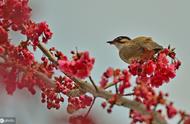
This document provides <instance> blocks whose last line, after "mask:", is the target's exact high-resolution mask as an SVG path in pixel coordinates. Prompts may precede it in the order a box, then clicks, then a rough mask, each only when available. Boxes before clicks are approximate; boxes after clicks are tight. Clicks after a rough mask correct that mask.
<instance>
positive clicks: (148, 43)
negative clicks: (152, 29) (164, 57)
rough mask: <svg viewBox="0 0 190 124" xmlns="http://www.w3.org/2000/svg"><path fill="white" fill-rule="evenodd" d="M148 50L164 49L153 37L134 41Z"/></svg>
mask: <svg viewBox="0 0 190 124" xmlns="http://www.w3.org/2000/svg"><path fill="white" fill-rule="evenodd" d="M133 41H134V42H136V43H137V44H139V45H140V46H141V47H143V48H146V49H147V50H161V49H163V47H162V46H161V45H159V44H157V43H156V42H154V41H153V40H152V38H151V37H139V38H135V39H134V40H133Z"/></svg>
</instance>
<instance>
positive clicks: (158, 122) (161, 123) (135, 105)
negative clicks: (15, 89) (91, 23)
mask: <svg viewBox="0 0 190 124" xmlns="http://www.w3.org/2000/svg"><path fill="white" fill-rule="evenodd" d="M38 47H39V48H40V50H41V51H42V52H43V53H44V54H45V55H46V56H47V57H48V59H49V60H50V61H52V62H53V63H55V64H58V63H57V60H56V58H55V57H54V56H53V55H52V54H51V53H50V52H49V51H48V49H47V48H45V46H44V45H43V44H42V43H39V45H38ZM63 73H64V74H65V75H66V76H67V77H69V78H70V79H71V80H73V81H74V82H75V83H76V84H77V85H78V86H80V90H81V91H83V92H88V93H91V94H92V95H93V96H94V97H101V98H103V99H106V100H109V99H111V98H112V97H113V96H114V94H113V93H110V92H108V91H105V90H104V89H100V88H98V92H97V90H96V89H95V87H94V86H93V85H91V84H90V83H89V82H87V81H83V80H81V79H79V78H76V77H73V76H71V75H69V74H67V73H65V72H63ZM36 75H37V76H39V77H41V75H42V74H41V73H36ZM45 77H46V75H44V78H43V79H45V80H46V78H45ZM50 80H51V79H50ZM50 80H49V79H48V83H51V84H55V83H54V81H53V80H51V81H50ZM115 104H116V105H118V106H123V107H127V108H130V109H133V110H136V111H138V112H139V113H141V114H142V115H153V122H152V124H167V122H166V120H165V119H164V118H163V117H161V115H160V114H159V113H157V112H155V111H152V112H149V111H148V110H147V109H146V107H145V105H143V104H142V103H139V102H137V101H134V100H130V99H127V98H126V97H124V96H119V97H118V98H117V101H116V103H115Z"/></svg>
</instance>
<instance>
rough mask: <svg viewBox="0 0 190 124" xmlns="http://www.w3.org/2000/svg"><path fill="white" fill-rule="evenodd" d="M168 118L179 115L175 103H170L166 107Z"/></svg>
mask: <svg viewBox="0 0 190 124" xmlns="http://www.w3.org/2000/svg"><path fill="white" fill-rule="evenodd" d="M166 110H167V115H168V118H173V117H174V116H175V115H176V114H177V110H176V108H175V107H174V106H173V103H170V104H169V105H167V106H166Z"/></svg>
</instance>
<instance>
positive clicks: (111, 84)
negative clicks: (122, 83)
mask: <svg viewBox="0 0 190 124" xmlns="http://www.w3.org/2000/svg"><path fill="white" fill-rule="evenodd" d="M114 85H115V83H113V82H112V83H108V84H107V85H106V86H105V87H104V89H107V88H110V87H112V86H114Z"/></svg>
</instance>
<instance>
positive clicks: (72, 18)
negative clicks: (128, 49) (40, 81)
mask: <svg viewBox="0 0 190 124" xmlns="http://www.w3.org/2000/svg"><path fill="white" fill-rule="evenodd" d="M189 5H190V1H189V0H180V1H177V0H175V1H174V0H167V1H166V0H159V1H153V0H31V1H30V6H31V7H32V9H33V19H34V20H35V21H37V22H40V21H46V22H47V23H48V24H49V26H50V28H51V29H52V31H53V33H54V35H53V38H52V40H51V41H50V42H49V44H48V46H49V47H51V46H55V47H56V48H58V49H59V50H62V51H63V52H64V53H65V54H66V55H68V54H69V53H70V50H74V49H75V47H78V49H79V50H88V51H90V54H91V55H92V56H94V57H95V58H96V62H95V67H94V69H93V71H92V76H93V78H94V80H95V81H96V82H98V81H99V79H100V76H101V74H102V72H103V71H104V70H105V69H106V68H107V67H109V66H111V67H118V68H126V67H127V65H126V64H125V63H124V62H122V61H121V60H120V59H119V56H118V53H117V50H116V48H115V47H113V46H110V45H108V44H106V41H107V40H111V39H113V38H115V37H117V36H119V35H127V36H129V37H131V38H134V37H136V36H139V35H145V36H151V37H153V39H154V40H155V41H157V42H158V43H159V44H161V45H163V46H165V47H167V46H168V45H169V44H170V45H171V46H172V47H176V52H177V56H178V58H179V59H180V60H181V61H182V66H181V68H180V70H179V71H177V77H176V78H175V79H173V80H172V81H171V82H170V83H169V84H165V85H164V86H163V87H161V90H164V91H165V92H168V93H169V94H170V100H172V101H174V105H175V106H176V107H177V108H180V109H183V110H185V111H187V112H190V99H189V95H190V92H189V87H190V76H189V73H190V68H189V67H190V66H189V62H190V56H189V45H190V43H189V42H190V40H189V36H190V14H189V12H190V8H189ZM13 35H17V34H13ZM14 38H15V39H17V40H19V39H22V37H20V36H17V37H14ZM41 55H42V53H40V52H39V51H37V53H36V56H37V58H40V56H41ZM0 98H1V104H0V116H15V117H16V118H17V123H18V124H34V123H35V124H53V123H54V122H53V121H52V120H53V119H56V120H59V119H65V118H67V115H66V114H64V108H65V106H66V105H63V108H62V110H59V111H56V110H47V109H46V106H45V104H41V102H40V97H39V93H37V94H36V95H35V97H34V96H32V95H30V94H29V93H26V91H17V92H16V93H15V94H14V95H13V96H7V95H6V93H5V91H4V90H3V89H2V90H1V95H0ZM100 104H101V100H100V99H98V100H97V101H96V105H95V106H94V107H93V109H92V112H91V115H92V116H93V117H94V119H96V120H97V123H98V124H116V123H119V124H128V123H129V122H130V119H128V109H125V108H123V107H116V106H115V107H114V109H113V112H112V114H107V112H106V110H102V108H101V106H100ZM177 121H178V119H174V120H171V121H170V123H176V122H177ZM57 123H58V122H57Z"/></svg>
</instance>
